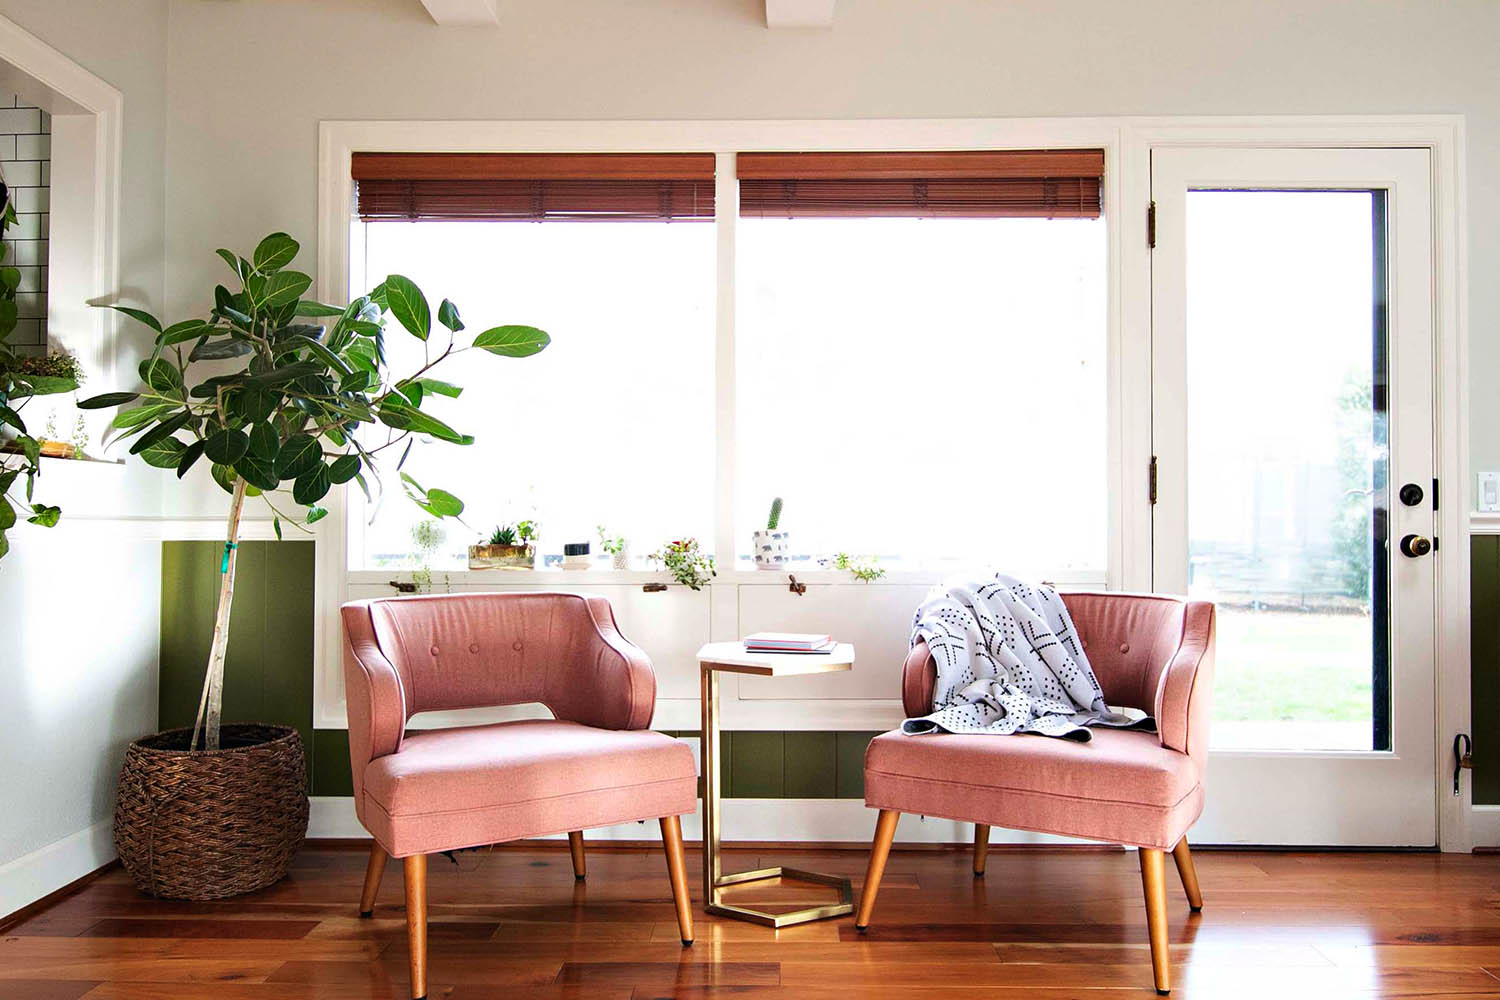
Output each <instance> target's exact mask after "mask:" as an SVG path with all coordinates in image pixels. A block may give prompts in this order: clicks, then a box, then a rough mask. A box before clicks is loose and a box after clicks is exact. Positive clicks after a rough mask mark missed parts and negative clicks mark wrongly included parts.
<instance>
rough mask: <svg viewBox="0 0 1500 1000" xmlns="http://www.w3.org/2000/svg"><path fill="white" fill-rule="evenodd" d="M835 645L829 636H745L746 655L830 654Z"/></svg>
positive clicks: (805, 634)
mask: <svg viewBox="0 0 1500 1000" xmlns="http://www.w3.org/2000/svg"><path fill="white" fill-rule="evenodd" d="M837 645H838V643H836V642H834V641H833V638H832V637H831V636H827V635H809V634H807V633H805V632H756V633H755V634H753V635H747V636H745V652H747V653H831V652H833V648H834V647H835V646H837Z"/></svg>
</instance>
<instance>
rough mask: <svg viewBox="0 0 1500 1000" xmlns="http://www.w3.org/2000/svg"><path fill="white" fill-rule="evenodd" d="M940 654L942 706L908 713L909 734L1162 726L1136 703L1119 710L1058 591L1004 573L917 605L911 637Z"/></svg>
mask: <svg viewBox="0 0 1500 1000" xmlns="http://www.w3.org/2000/svg"><path fill="white" fill-rule="evenodd" d="M919 639H925V640H926V641H927V646H928V648H929V649H931V650H932V655H933V659H934V660H935V661H936V662H937V687H936V688H934V690H933V694H932V707H933V712H932V714H931V715H926V716H923V717H921V718H919V719H907V720H906V721H905V722H904V723H902V724H901V729H902V731H903V732H905V733H907V734H908V735H913V736H915V735H921V734H925V733H935V732H949V733H996V734H1010V733H1039V734H1041V735H1043V736H1058V737H1062V738H1063V739H1070V740H1077V741H1079V742H1082V743H1086V742H1088V741H1089V739H1090V734H1089V731H1088V728H1087V727H1089V726H1114V727H1119V728H1129V729H1144V730H1146V731H1148V732H1155V731H1156V723H1155V722H1154V721H1153V720H1152V719H1151V718H1150V717H1149V716H1147V715H1146V714H1145V713H1143V712H1140V711H1138V710H1136V709H1133V708H1125V709H1112V708H1111V707H1110V706H1108V705H1106V704H1105V703H1104V691H1103V690H1102V689H1101V688H1100V687H1099V681H1098V679H1097V678H1096V677H1095V676H1094V670H1093V668H1092V667H1091V666H1089V660H1088V657H1087V656H1086V655H1084V652H1083V645H1082V643H1080V642H1079V641H1078V636H1077V633H1076V632H1075V631H1074V629H1073V619H1072V617H1071V616H1070V615H1069V614H1068V608H1067V606H1066V605H1065V604H1063V602H1062V598H1060V597H1058V596H1057V591H1055V590H1053V589H1052V588H1051V587H1048V586H1046V585H1040V586H1030V585H1028V584H1025V583H1022V582H1021V581H1020V580H1016V579H1014V578H1012V577H1008V576H1003V575H1000V574H996V576H995V579H994V581H993V582H989V583H984V582H977V583H964V584H959V585H957V586H952V587H949V588H947V591H946V592H945V593H943V594H941V595H938V596H935V597H930V598H929V599H928V600H927V601H926V602H925V603H924V604H923V605H922V606H921V607H920V608H918V609H917V614H916V619H915V621H914V622H913V623H912V632H911V642H912V645H916V644H917V640H919Z"/></svg>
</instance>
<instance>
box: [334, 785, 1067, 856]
mask: <svg viewBox="0 0 1500 1000" xmlns="http://www.w3.org/2000/svg"><path fill="white" fill-rule="evenodd" d="M311 801H312V812H311V817H310V819H309V821H308V828H307V835H308V836H309V837H314V838H336V839H343V838H350V837H366V836H369V834H367V833H365V831H364V828H363V827H362V826H360V825H359V820H358V819H356V818H355V816H354V799H353V798H350V797H347V796H313V798H312V800H311ZM874 832H875V811H874V810H873V809H869V808H866V806H865V804H864V802H863V801H861V800H859V799H725V800H724V839H725V840H726V841H730V842H733V841H737V840H750V841H782V842H790V843H809V844H818V843H856V844H857V843H863V842H865V841H867V840H869V839H870V837H871V836H872V835H873V834H874ZM557 836H558V837H559V838H560V837H562V834H558V835H557ZM660 836H661V833H660V830H659V829H658V828H657V825H656V824H655V823H649V822H647V823H626V824H624V825H622V826H607V827H601V828H599V829H597V830H589V831H588V837H589V839H590V840H656V839H659V838H660ZM682 836H683V838H684V839H686V840H702V839H703V824H702V820H701V818H700V814H699V813H693V814H692V815H690V816H684V817H682ZM973 839H974V827H973V825H972V824H969V823H958V822H955V821H953V820H948V819H924V818H923V817H921V816H912V815H903V816H902V817H901V822H900V824H899V825H898V826H897V827H896V840H897V842H898V843H911V844H968V843H972V842H973ZM990 843H992V844H1076V843H1079V841H1076V840H1073V839H1071V838H1069V837H1054V836H1051V835H1049V834H1043V833H1025V832H1023V831H1019V830H1001V829H995V830H993V831H991V833H990Z"/></svg>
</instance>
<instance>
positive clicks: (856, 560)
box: [833, 552, 885, 583]
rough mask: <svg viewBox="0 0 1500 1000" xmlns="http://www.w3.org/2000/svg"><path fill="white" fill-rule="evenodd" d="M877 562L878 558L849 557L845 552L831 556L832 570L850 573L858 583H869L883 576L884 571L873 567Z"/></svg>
mask: <svg viewBox="0 0 1500 1000" xmlns="http://www.w3.org/2000/svg"><path fill="white" fill-rule="evenodd" d="M879 561H880V559H879V557H878V556H851V555H849V553H847V552H835V553H834V554H833V568H834V569H838V570H845V571H847V572H849V573H852V574H853V575H854V579H856V580H858V581H859V582H860V583H870V582H871V581H874V580H879V579H880V578H881V577H883V576H885V570H883V569H880V568H879V567H877V566H876V565H875V564H876V563H877V562H879Z"/></svg>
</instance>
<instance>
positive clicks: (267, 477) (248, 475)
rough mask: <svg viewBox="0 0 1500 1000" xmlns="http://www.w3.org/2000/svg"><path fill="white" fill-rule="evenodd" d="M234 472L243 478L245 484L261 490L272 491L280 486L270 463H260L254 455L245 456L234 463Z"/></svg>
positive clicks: (279, 481)
mask: <svg viewBox="0 0 1500 1000" xmlns="http://www.w3.org/2000/svg"><path fill="white" fill-rule="evenodd" d="M234 471H235V472H238V473H239V474H240V475H241V476H242V477H244V480H245V482H247V483H249V484H250V485H251V486H254V487H256V488H257V489H262V490H274V489H276V488H277V487H279V486H280V485H281V480H280V478H278V477H277V475H276V470H275V469H273V468H272V467H271V463H270V462H265V461H262V460H261V459H258V458H256V457H255V456H254V455H245V456H243V457H241V458H240V460H239V461H238V462H235V463H234Z"/></svg>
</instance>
